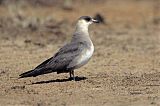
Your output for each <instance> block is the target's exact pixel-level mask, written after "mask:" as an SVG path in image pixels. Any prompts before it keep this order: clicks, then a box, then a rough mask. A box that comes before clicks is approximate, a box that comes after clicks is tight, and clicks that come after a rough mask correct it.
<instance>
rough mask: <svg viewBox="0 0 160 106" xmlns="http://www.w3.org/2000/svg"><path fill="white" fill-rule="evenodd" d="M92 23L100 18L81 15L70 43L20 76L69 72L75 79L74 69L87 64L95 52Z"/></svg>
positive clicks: (71, 77)
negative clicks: (91, 33) (89, 29)
mask: <svg viewBox="0 0 160 106" xmlns="http://www.w3.org/2000/svg"><path fill="white" fill-rule="evenodd" d="M92 23H98V20H95V19H93V18H91V17H90V16H82V17H80V18H79V19H78V21H77V24H76V28H75V32H74V34H73V36H72V39H71V41H70V43H68V44H66V45H64V46H63V47H62V48H60V49H59V51H58V52H57V53H56V54H55V55H54V56H53V57H51V58H49V59H47V60H46V61H44V62H42V63H41V64H40V65H38V66H37V67H35V68H34V69H33V70H30V71H28V72H25V73H22V74H21V75H20V77H19V78H25V77H36V76H38V75H42V74H47V73H52V72H57V74H60V73H69V75H70V79H72V80H75V76H74V70H75V69H77V68H80V67H81V66H83V65H85V64H86V63H87V62H88V61H89V60H90V58H91V56H92V54H93V52H94V46H93V43H92V41H91V39H90V36H89V32H88V27H89V25H90V24H92Z"/></svg>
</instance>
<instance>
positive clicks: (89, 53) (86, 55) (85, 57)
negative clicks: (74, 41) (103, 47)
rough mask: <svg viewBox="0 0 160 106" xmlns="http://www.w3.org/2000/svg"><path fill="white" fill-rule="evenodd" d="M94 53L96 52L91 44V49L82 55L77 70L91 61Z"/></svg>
mask: <svg viewBox="0 0 160 106" xmlns="http://www.w3.org/2000/svg"><path fill="white" fill-rule="evenodd" d="M93 52H94V46H93V44H91V47H90V48H89V49H88V50H86V51H85V53H84V54H83V55H81V57H80V59H79V61H78V64H77V66H76V68H79V67H81V66H83V65H85V64H86V63H87V62H88V61H89V59H90V58H91V57H92V55H93Z"/></svg>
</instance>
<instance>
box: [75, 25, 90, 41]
mask: <svg viewBox="0 0 160 106" xmlns="http://www.w3.org/2000/svg"><path fill="white" fill-rule="evenodd" d="M86 40H90V37H89V32H88V26H86V25H83V24H81V25H77V26H76V28H75V32H74V34H73V37H72V41H86Z"/></svg>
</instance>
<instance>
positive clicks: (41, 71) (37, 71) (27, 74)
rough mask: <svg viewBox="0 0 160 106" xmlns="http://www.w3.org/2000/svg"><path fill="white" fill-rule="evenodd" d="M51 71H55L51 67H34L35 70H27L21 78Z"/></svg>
mask: <svg viewBox="0 0 160 106" xmlns="http://www.w3.org/2000/svg"><path fill="white" fill-rule="evenodd" d="M51 72H53V71H52V70H50V69H44V68H40V69H34V70H30V71H27V72H25V73H22V74H20V75H19V76H20V77H19V78H25V77H36V76H38V75H42V74H47V73H51Z"/></svg>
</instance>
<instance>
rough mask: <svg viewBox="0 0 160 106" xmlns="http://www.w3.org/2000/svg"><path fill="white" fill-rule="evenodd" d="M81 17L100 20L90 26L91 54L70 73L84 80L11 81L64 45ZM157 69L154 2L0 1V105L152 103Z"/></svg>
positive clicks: (159, 35) (157, 9) (159, 27)
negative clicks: (82, 77) (85, 61)
mask: <svg viewBox="0 0 160 106" xmlns="http://www.w3.org/2000/svg"><path fill="white" fill-rule="evenodd" d="M86 15H88V16H92V17H95V18H98V19H100V20H101V23H99V24H94V25H91V26H90V28H89V32H90V35H91V39H92V41H93V43H94V45H95V52H94V55H93V57H92V59H91V61H90V62H89V63H88V64H87V65H86V66H84V67H83V68H81V69H79V70H80V71H76V73H75V74H76V75H77V76H85V77H87V79H86V80H84V81H79V82H76V83H73V82H65V83H54V82H58V81H59V80H56V79H65V78H68V74H62V75H57V74H51V75H44V76H40V77H36V78H30V79H23V80H17V77H18V75H19V74H21V73H22V72H25V71H26V70H30V69H32V68H34V67H35V66H36V65H38V64H39V63H40V62H42V61H44V60H45V59H47V58H49V57H50V56H53V54H54V53H55V52H56V51H57V50H58V48H60V47H61V46H63V45H64V44H66V43H67V42H68V41H69V40H70V39H71V36H72V34H73V31H74V28H75V24H76V21H77V19H78V18H79V17H80V16H86ZM159 71H160V0H0V89H1V90H0V104H3V105H4V104H5V105H22V104H26V105H33V104H34V105H37V106H43V105H44V106H45V105H52V106H53V105H58V106H60V105H63V106H64V105H74V104H85V105H87V104H93V105H108V106H112V105H116V106H117V105H119V104H122V105H123V106H125V105H127V106H128V105H130V104H131V103H135V104H136V105H137V104H140V105H139V106H143V105H145V106H147V105H148V104H152V105H156V104H158V103H159V104H160V102H159V101H160V98H159V97H158V96H159V95H160V94H159V92H160V91H159V90H160V89H159V85H157V84H160V80H159V78H160V73H159ZM38 81H42V82H40V83H41V84H37V85H31V84H30V83H36V82H38ZM50 82H51V83H50ZM27 84H30V85H27ZM44 84H45V86H44ZM57 84H58V86H57ZM35 86H36V87H35ZM77 87H78V90H77ZM77 94H78V95H77ZM41 95H43V96H41ZM55 95H56V96H55ZM62 95H63V96H62ZM96 97H97V98H96ZM15 98H16V100H15ZM69 98H72V100H71V99H69Z"/></svg>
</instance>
